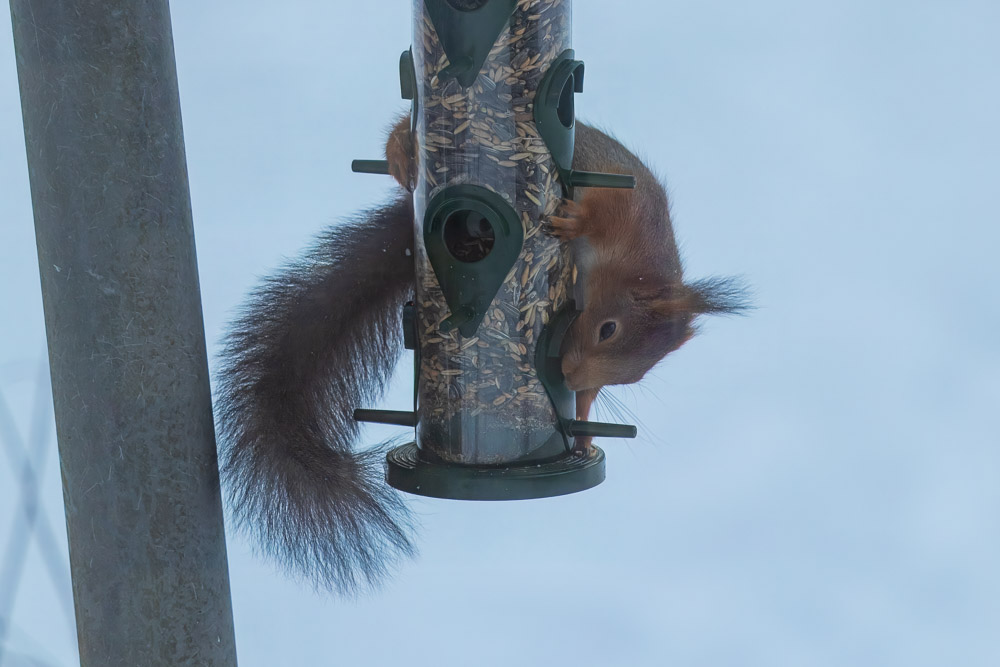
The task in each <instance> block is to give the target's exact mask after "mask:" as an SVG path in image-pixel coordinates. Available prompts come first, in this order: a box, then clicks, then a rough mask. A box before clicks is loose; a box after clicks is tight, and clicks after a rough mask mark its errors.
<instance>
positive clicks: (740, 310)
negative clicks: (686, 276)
mask: <svg viewBox="0 0 1000 667" xmlns="http://www.w3.org/2000/svg"><path fill="white" fill-rule="evenodd" d="M685 287H686V288H687V291H688V295H689V296H688V298H689V299H690V301H689V303H690V307H691V312H692V313H695V314H697V315H703V314H704V315H742V314H744V313H745V312H746V311H748V310H752V309H753V308H754V305H753V300H752V298H751V296H752V295H751V292H750V288H749V287H748V286H747V284H746V283H745V282H744V281H743V280H742V279H741V278H735V277H728V278H705V279H703V280H696V281H695V282H693V283H688V284H687V285H685Z"/></svg>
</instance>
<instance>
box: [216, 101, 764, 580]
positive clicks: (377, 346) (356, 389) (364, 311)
mask: <svg viewBox="0 0 1000 667" xmlns="http://www.w3.org/2000/svg"><path fill="white" fill-rule="evenodd" d="M413 155H414V147H413V144H412V142H411V140H410V133H409V118H408V117H405V118H403V119H401V120H400V121H399V123H398V124H397V125H396V126H395V128H394V129H393V130H392V132H391V134H390V136H389V140H388V142H387V145H386V158H387V160H388V162H389V166H390V173H391V174H392V175H393V176H394V177H395V178H396V180H397V181H399V182H400V183H401V184H402V185H403V186H404V187H406V188H407V189H409V188H410V187H411V183H410V178H411V175H412V174H415V173H416V171H415V169H414V166H415V165H414V164H413ZM573 168H574V169H577V170H582V171H598V172H610V173H625V174H632V175H634V176H635V178H636V187H635V189H634V190H615V189H604V188H586V189H582V188H581V189H577V191H576V197H575V199H574V200H573V201H566V202H564V203H563V206H562V208H561V210H560V211H559V214H558V215H555V216H552V217H551V218H550V219H549V220H548V221H547V223H548V225H549V230H550V232H551V233H552V234H553V235H554V236H556V237H558V238H561V239H564V240H566V241H567V242H569V243H571V244H572V247H573V251H574V261H575V262H576V264H577V265H578V266H579V267H580V273H581V275H582V276H583V278H584V281H585V282H584V288H585V295H586V300H585V307H584V309H583V312H582V313H581V314H580V316H579V317H578V318H577V320H576V321H575V322H574V324H573V325H572V327H571V329H570V330H569V332H568V334H567V337H566V339H565V342H564V345H563V350H562V351H563V365H562V368H563V373H564V375H565V377H566V383H567V385H568V387H569V388H570V389H573V390H576V391H577V416H578V417H579V418H581V419H585V418H587V416H588V415H589V411H590V407H591V404H592V403H593V401H594V399H595V398H596V396H597V394H598V392H599V391H600V390H601V388H602V387H604V386H607V385H613V384H627V383H632V382H637V381H638V380H640V379H641V378H642V377H643V376H644V375H645V374H646V373H647V372H648V371H649V369H650V368H652V367H653V366H654V365H655V364H656V363H657V362H658V361H660V360H661V359H662V358H663V357H664V356H666V355H667V354H669V353H670V352H671V351H673V350H675V349H677V348H678V347H680V346H681V345H682V344H683V343H684V342H685V341H686V340H688V339H689V338H690V337H691V336H692V334H693V331H694V330H693V328H692V322H693V320H694V319H695V318H696V317H697V316H698V315H701V314H705V313H731V312H737V311H739V310H741V309H742V308H744V307H745V305H746V304H745V300H744V298H743V292H742V290H741V288H740V287H739V285H738V284H737V283H736V282H734V281H732V280H729V279H710V280H704V281H699V282H693V283H684V282H683V280H682V272H681V263H680V257H679V255H678V253H677V248H676V244H675V241H674V236H673V230H672V227H671V224H670V216H669V210H668V208H669V207H668V203H667V196H666V192H665V191H664V188H663V186H662V185H661V184H660V183H659V182H658V181H657V179H656V178H655V177H654V176H653V174H652V173H650V171H649V169H647V168H646V166H645V165H643V163H642V162H641V161H640V160H639V159H638V158H637V157H636V156H635V155H633V154H632V153H630V152H629V151H628V150H627V149H625V148H624V147H623V146H622V145H621V144H620V143H618V142H617V141H615V140H614V139H613V138H611V137H609V136H608V135H606V134H604V133H602V132H600V131H598V130H596V129H594V128H592V127H589V126H587V125H584V124H582V123H579V122H577V124H576V149H575V155H574V158H573ZM413 215H414V212H413V202H412V197H411V196H409V193H405V192H401V193H400V195H399V196H397V197H396V198H395V199H394V200H393V201H391V202H389V203H388V204H386V205H384V206H382V207H379V208H376V209H373V210H370V211H367V212H365V213H363V214H361V215H359V216H357V217H356V218H354V219H353V220H349V221H347V222H345V223H342V224H340V225H338V226H336V227H334V228H332V229H330V230H328V231H327V232H325V233H324V234H323V235H322V236H321V237H320V238H319V239H318V241H317V243H316V245H315V246H314V247H313V249H312V250H310V251H308V252H307V253H306V254H305V255H304V256H303V257H302V258H300V259H299V260H297V261H294V262H292V263H290V264H288V265H287V266H285V267H284V268H283V269H281V270H279V271H278V272H276V273H275V274H274V275H272V276H271V277H269V278H267V279H266V280H265V281H264V282H263V284H262V285H261V286H260V287H259V288H257V290H256V291H255V292H254V293H252V294H251V296H250V298H249V299H248V301H247V303H246V304H245V305H244V307H243V310H242V313H241V315H240V317H238V318H237V319H236V321H235V322H234V323H233V324H232V326H231V329H230V332H229V333H228V335H227V337H226V341H225V346H224V349H223V352H222V360H221V362H222V363H221V366H220V371H219V373H218V375H217V401H216V414H217V418H218V424H219V431H220V436H221V437H220V454H221V459H222V461H221V463H222V465H221V470H222V475H223V480H224V481H225V483H226V485H227V487H228V494H229V500H230V507H231V509H232V511H233V514H234V518H235V519H236V521H237V524H238V525H239V526H240V527H241V528H243V529H246V530H248V531H250V532H251V533H252V534H254V535H255V536H256V537H257V538H258V541H259V543H260V547H261V549H262V551H264V552H265V553H266V554H268V555H269V556H270V557H272V558H274V559H275V560H276V561H278V562H279V563H281V564H283V565H285V566H286V567H287V568H289V569H290V570H292V571H294V572H296V573H298V574H300V575H303V576H305V577H307V578H309V579H311V580H312V581H313V582H314V583H315V584H316V585H317V586H318V587H320V588H329V589H335V590H338V591H340V592H341V593H346V594H351V593H356V592H357V591H358V590H360V589H363V588H366V587H372V586H375V585H377V584H378V583H379V582H380V581H381V579H382V578H383V577H384V576H385V575H386V574H387V573H388V571H389V569H390V568H391V566H392V565H393V564H394V563H395V562H396V561H397V560H398V559H399V558H400V557H402V556H405V555H409V554H412V552H413V546H412V542H411V540H410V515H409V513H408V511H407V508H406V506H405V504H404V503H403V502H402V499H401V498H400V496H399V494H398V493H397V492H396V491H395V490H393V489H392V488H391V487H389V486H388V485H387V484H386V483H385V482H384V480H383V478H382V461H383V458H384V450H383V449H378V448H376V449H374V450H367V451H362V452H356V451H354V445H355V441H356V440H357V435H358V425H357V423H356V422H355V421H354V419H353V410H354V409H355V408H357V407H359V406H364V405H371V404H373V403H374V402H376V401H378V400H379V399H380V398H381V396H382V393H383V391H384V388H385V386H386V384H387V383H388V381H389V378H390V377H391V375H392V370H393V368H394V366H395V363H396V360H397V358H398V356H399V353H400V350H401V349H402V336H401V330H402V322H401V312H402V306H403V304H404V303H405V302H406V301H407V300H409V299H410V298H412V293H413V288H414V280H415V278H414V264H413V257H412V254H413V252H412V251H413V247H414V246H413ZM578 444H579V443H578ZM583 446H589V440H587V441H584V442H583Z"/></svg>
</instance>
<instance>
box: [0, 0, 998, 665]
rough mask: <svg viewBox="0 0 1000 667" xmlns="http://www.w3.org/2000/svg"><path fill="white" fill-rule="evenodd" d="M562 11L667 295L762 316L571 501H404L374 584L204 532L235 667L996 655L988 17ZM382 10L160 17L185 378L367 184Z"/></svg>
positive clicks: (1, 140)
mask: <svg viewBox="0 0 1000 667" xmlns="http://www.w3.org/2000/svg"><path fill="white" fill-rule="evenodd" d="M348 6H349V7H350V9H349V11H347V12H345V11H343V10H344V9H345V8H347V7H348ZM623 7H627V8H628V10H627V11H624V10H623ZM575 10H576V11H575V17H574V46H575V48H576V51H577V57H579V58H582V59H583V60H584V61H585V62H586V64H587V86H586V92H585V93H584V94H583V95H582V96H579V97H578V98H577V110H578V114H579V116H580V117H581V118H582V119H584V120H589V121H591V122H595V123H598V124H601V125H603V126H606V127H608V128H611V129H613V130H614V131H615V133H616V134H617V135H618V137H619V138H620V139H622V140H623V142H625V143H626V144H627V145H629V146H631V147H633V148H635V149H637V150H638V151H639V152H640V153H641V154H642V155H644V156H645V157H646V158H648V160H649V162H650V163H651V165H652V166H654V167H655V168H656V169H657V170H658V171H659V172H660V173H661V174H663V175H664V176H665V177H666V179H667V181H668V183H669V187H670V192H671V194H672V197H673V207H674V208H673V211H674V216H675V225H676V229H677V234H678V237H679V238H680V239H681V241H682V243H683V248H682V251H683V254H684V257H685V260H686V267H687V271H688V275H689V276H691V277H704V276H707V275H711V274H742V275H744V276H746V277H747V279H748V280H749V281H750V282H751V283H752V284H753V285H754V288H755V291H756V294H757V302H758V305H759V309H758V310H757V311H755V312H754V313H752V314H751V315H750V316H749V317H747V318H736V319H728V320H710V321H707V322H706V325H705V327H704V333H703V335H701V336H700V337H698V338H697V339H695V340H694V341H692V342H691V343H689V344H688V345H687V346H685V347H684V348H683V349H682V350H681V351H679V352H678V353H676V354H675V355H672V356H671V357H670V358H669V359H668V361H667V362H665V363H664V364H663V365H662V366H660V367H659V368H658V369H657V371H656V372H655V373H654V374H653V376H652V377H650V378H649V379H648V380H647V381H646V382H645V383H644V384H643V385H642V386H641V387H638V388H632V389H624V390H619V391H618V392H617V395H618V396H619V397H620V398H621V399H622V400H623V401H624V402H625V403H626V405H627V406H629V407H630V408H631V410H632V411H634V412H635V414H636V415H637V416H638V419H639V421H640V437H639V439H637V440H635V441H630V442H624V441H605V442H603V443H602V444H603V446H604V448H605V450H606V452H607V454H608V469H607V472H608V480H607V481H606V482H605V483H604V484H603V485H601V486H600V487H598V488H596V489H594V490H592V491H588V492H586V493H582V494H578V495H575V496H569V497H563V498H556V499H548V500H538V501H524V502H516V503H494V504H488V503H462V502H456V501H443V500H441V501H438V500H428V499H414V500H413V501H412V503H411V504H412V506H413V507H414V509H415V510H416V511H417V513H418V514H419V516H420V519H421V522H422V529H421V531H420V536H419V538H418V542H419V545H420V549H421V554H420V556H419V558H418V559H416V560H415V561H413V562H411V563H408V564H406V565H405V566H404V567H403V568H402V569H401V570H400V571H399V572H398V573H397V574H396V576H395V577H394V578H393V579H392V580H391V581H390V582H389V583H388V585H387V586H386V587H385V588H384V589H383V590H381V591H380V592H378V593H376V594H373V595H370V596H368V597H365V598H363V599H361V600H359V601H353V602H351V601H343V600H339V599H336V598H331V597H329V596H322V595H317V594H315V593H313V592H312V591H311V589H310V588H309V587H308V586H307V585H306V584H302V583H298V582H295V581H293V580H290V579H288V578H286V577H284V576H283V575H281V574H280V573H278V572H276V571H275V570H274V569H273V568H272V567H271V566H270V565H269V564H268V563H265V562H262V561H260V560H258V559H257V558H255V557H254V556H253V554H252V550H251V548H250V546H249V545H248V544H247V542H246V541H245V540H244V538H243V537H242V536H240V535H234V534H230V535H229V554H230V568H231V570H230V576H231V580H232V591H233V605H234V613H235V619H236V636H237V643H238V650H239V657H240V662H241V664H242V665H244V667H251V666H254V665H266V666H272V665H323V664H345V665H362V664H364V665H394V664H402V663H405V664H408V665H412V666H414V667H416V666H418V665H428V666H430V665H434V666H439V665H465V664H475V665H480V666H482V667H489V666H493V665H497V666H499V665H510V664H519V665H525V666H534V665H573V666H577V667H582V666H588V665H606V664H621V665H630V666H639V665H673V664H676V665H695V664H697V665H713V666H714V665H740V666H755V665H761V666H764V665H766V666H773V665H810V666H812V665H816V666H824V665H879V666H881V665H908V666H917V665H943V664H949V665H963V666H973V665H975V666H979V665H983V666H986V665H997V664H1000V640H998V639H997V634H996V633H997V631H998V629H1000V520H998V519H1000V405H998V404H1000V344H998V331H1000V298H998V291H1000V268H998V260H997V256H998V253H997V247H998V244H1000V224H998V223H1000V214H998V212H997V211H998V199H997V190H998V186H1000V129H998V118H1000V73H998V72H1000V68H998V64H1000V40H998V39H997V34H998V30H1000V4H998V3H996V2H994V1H992V0H988V1H982V2H973V1H966V0H953V1H952V2H948V3H942V2H919V1H908V2H902V1H889V0H886V1H884V2H878V3H872V2H868V1H862V0H838V1H837V2H818V3H798V2H788V1H785V2H782V1H777V0H763V1H762V2H755V3H742V2H733V1H731V0H730V1H721V0H716V1H704V2H683V1H681V2H667V3H659V2H651V1H649V2H638V1H634V2H630V3H597V2H582V1H581V2H577V3H576V7H575ZM409 11H410V8H409V3H407V2H402V1H400V0H391V1H389V0H385V1H383V2H378V3H374V2H370V3H351V5H347V3H319V2H306V1H303V0H291V1H290V2H286V3H284V4H282V5H281V7H280V10H279V9H278V8H277V7H276V6H275V5H274V3H264V2H256V1H253V0H251V1H248V2H240V3H236V2H229V1H225V2H222V1H219V2H212V3H195V2H184V1H175V2H174V3H173V7H172V12H173V21H174V26H173V27H174V42H175V47H176V52H177V65H178V72H179V79H180V87H181V105H182V109H183V114H184V130H185V138H186V144H187V156H188V167H189V171H190V179H191V196H192V200H193V206H194V215H195V226H196V233H197V243H198V255H199V260H200V272H201V274H200V275H201V285H202V290H203V302H204V310H205V322H206V327H207V337H208V340H209V345H210V348H209V349H210V354H211V355H212V360H213V364H214V359H215V354H216V353H217V351H218V341H219V339H220V337H221V335H222V333H223V331H224V328H225V325H226V322H227V321H228V320H229V319H230V318H231V316H232V314H233V312H234V309H235V307H236V306H237V305H238V304H239V303H240V302H241V300H242V299H243V297H244V295H245V294H246V292H247V291H248V290H249V289H250V288H251V287H252V286H253V285H254V284H255V282H256V281H257V279H258V278H259V277H260V276H261V275H264V274H266V273H268V272H269V271H271V270H272V269H273V268H274V267H276V266H277V265H278V264H280V263H281V262H282V260H283V259H284V258H287V257H292V256H295V255H296V254H297V253H298V252H299V250H300V249H302V248H303V247H304V246H306V245H307V244H308V243H309V241H310V239H311V237H312V236H313V235H314V234H316V233H317V231H318V230H320V229H321V228H323V227H324V226H325V225H327V224H330V223H333V222H335V221H336V220H337V219H338V218H342V217H343V216H346V215H348V214H350V213H352V212H353V211H356V210H358V209H361V208H363V207H365V206H368V205H371V204H374V203H377V202H379V201H381V200H383V199H385V198H386V197H387V196H388V194H389V192H390V190H391V182H390V179H389V178H388V177H379V176H364V175H354V174H352V173H351V172H350V161H351V159H352V158H377V157H380V150H381V144H382V140H383V134H384V131H385V129H386V127H387V125H388V124H389V122H390V120H391V117H392V116H393V115H394V114H395V113H396V112H397V111H399V110H401V109H403V108H404V106H403V103H402V101H401V100H399V97H398V83H397V82H398V74H397V58H398V55H399V52H400V51H402V50H403V49H405V48H406V47H407V46H408V45H409V30H410V18H409ZM10 34H11V31H10V25H9V18H8V16H7V15H6V14H5V13H0V206H2V212H3V224H2V225H0V294H2V312H0V397H2V398H3V401H4V406H6V408H7V409H8V410H9V412H10V414H11V415H12V417H13V422H14V424H13V425H14V426H15V427H16V428H15V429H14V432H15V433H17V434H19V437H20V439H21V440H23V441H24V443H23V444H24V446H28V445H29V444H31V445H33V444H34V443H39V442H40V443H42V444H44V445H46V446H48V447H49V448H51V449H50V451H49V453H48V454H47V458H46V460H45V464H44V470H43V475H42V477H41V480H40V483H41V488H42V495H43V501H42V506H43V508H44V510H45V512H46V513H47V516H48V517H49V520H50V521H51V524H52V527H53V531H52V533H53V534H54V535H55V538H56V539H57V540H58V542H59V544H60V545H61V546H62V548H63V549H64V548H65V527H64V522H63V518H62V500H61V491H60V482H59V473H58V460H57V456H56V452H55V442H54V436H53V430H52V428H51V424H50V422H51V399H50V397H49V395H48V392H47V390H48V387H47V375H46V374H45V373H46V372H45V370H44V366H43V364H44V358H45V343H44V324H43V320H42V308H41V297H40V290H39V286H38V285H39V282H38V272H37V263H36V256H35V246H34V234H33V224H32V217H31V206H30V199H29V190H28V181H27V169H26V164H25V155H24V140H23V133H22V126H21V116H20V103H19V98H18V90H17V80H16V71H15V65H14V57H13V46H12V42H11V39H10ZM409 372H410V367H409V366H407V365H405V364H404V365H402V366H401V367H400V372H399V375H400V378H401V380H400V381H399V382H398V383H397V384H396V386H395V387H394V389H393V391H392V392H391V393H390V395H389V396H388V397H387V398H386V400H385V407H395V408H397V409H398V408H401V407H405V406H406V405H408V404H409V401H410V394H409V392H408V389H409V388H408V386H407V381H406V377H407V375H408V373H409ZM39 377H42V378H43V379H44V380H45V381H44V384H42V385H41V387H39ZM0 407H2V406H0ZM38 411H40V417H36V416H35V413H36V412H38ZM605 416H607V415H605ZM399 432H400V429H375V428H371V429H369V430H368V431H367V432H366V436H365V437H366V439H367V440H369V441H372V442H375V441H377V440H379V439H381V438H383V437H385V436H386V435H391V434H394V433H399ZM0 435H2V433H0ZM7 435H8V436H9V435H10V429H7ZM10 439H12V438H8V440H10ZM8 445H9V443H8ZM17 451H18V452H20V448H18V450H17ZM8 462H9V459H8V458H7V457H3V458H0V548H6V547H8V544H7V535H8V533H9V532H10V531H11V530H12V529H13V527H14V524H15V518H16V516H17V515H18V514H17V513H18V512H19V511H20V510H19V505H18V493H19V489H20V486H19V484H18V479H19V477H20V473H19V472H18V471H17V470H16V469H12V468H11V467H10V466H9V465H8ZM4 553H5V552H3V551H0V556H2V555H3V554H4ZM58 555H59V557H60V558H61V559H62V562H63V566H64V567H68V560H67V558H66V556H65V552H64V551H63V552H58ZM27 556H28V561H27V565H26V568H25V570H24V574H23V577H22V578H21V580H20V585H19V587H18V588H17V590H16V591H10V590H8V591H0V601H3V600H4V599H9V600H11V601H12V602H13V608H12V618H11V620H12V624H13V628H12V631H11V633H10V635H9V637H8V654H7V661H6V662H5V663H4V665H5V667H7V666H9V665H20V664H35V663H32V662H31V661H30V660H29V658H28V657H26V656H34V657H35V658H37V659H39V660H41V661H43V662H42V663H38V664H48V665H71V664H74V663H75V662H76V652H75V644H74V638H73V632H72V631H71V627H72V626H71V621H69V620H68V619H67V618H66V617H65V616H66V615H65V613H64V610H65V607H66V602H67V595H68V590H67V589H68V577H66V576H65V575H63V577H62V578H61V579H60V578H59V577H55V578H53V577H50V576H49V572H50V569H48V568H47V567H46V565H45V561H44V560H43V558H42V551H41V550H39V549H38V547H37V546H36V545H35V543H34V542H33V543H31V545H30V546H29V550H28V554H27ZM53 579H55V580H56V581H55V583H53ZM4 611H5V610H3V609H0V614H2V613H4ZM15 653H16V655H15Z"/></svg>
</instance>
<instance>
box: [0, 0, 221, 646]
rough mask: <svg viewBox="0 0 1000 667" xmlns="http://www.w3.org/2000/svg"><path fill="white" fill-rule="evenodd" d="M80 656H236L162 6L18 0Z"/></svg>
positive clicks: (17, 30) (14, 6) (141, 1)
mask: <svg viewBox="0 0 1000 667" xmlns="http://www.w3.org/2000/svg"><path fill="white" fill-rule="evenodd" d="M11 14H12V17H13V25H14V44H15V49H16V55H17V69H18V77H19V80H20V88H21V104H22V111H23V113H24V129H25V139H26V144H27V152H28V170H29V175H30V180H31V196H32V203H33V205H34V211H35V233H36V236H37V242H38V263H39V270H40V273H41V281H42V295H43V300H44V308H45V325H46V331H47V335H48V343H49V358H50V363H51V373H52V392H53V398H54V401H55V413H56V427H57V432H58V438H59V456H60V461H61V466H62V476H63V495H64V499H65V503H66V524H67V529H68V532H69V548H70V561H71V567H72V575H73V594H74V601H75V608H76V619H77V633H78V635H79V643H80V657H81V662H82V664H84V665H101V666H104V665H179V664H197V665H235V664H236V649H235V641H234V636H233V618H232V608H231V602H230V594H229V575H228V570H227V564H226V545H225V540H224V535H223V525H222V504H221V499H220V494H219V485H218V469H217V463H216V454H215V435H214V427H213V421H212V410H211V397H210V392H209V382H208V365H207V358H206V352H205V336H204V328H203V324H202V316H201V299H200V294H199V288H198V275H197V266H196V260H195V248H194V236H193V230H192V224H191V205H190V199H189V195H188V183H187V170H186V165H185V158H184V146H183V138H182V133H181V118H180V104H179V100H178V94H177V75H176V70H175V66H174V53H173V42H172V36H171V30H170V16H169V9H168V6H167V1H166V0H66V1H63V2H32V1H31V0H11Z"/></svg>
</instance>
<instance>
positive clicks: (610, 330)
mask: <svg viewBox="0 0 1000 667" xmlns="http://www.w3.org/2000/svg"><path fill="white" fill-rule="evenodd" d="M617 328H618V325H617V324H615V323H614V322H605V323H604V324H603V325H601V340H602V341H603V340H607V339H609V338H611V337H612V336H613V335H614V334H615V329H617Z"/></svg>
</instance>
